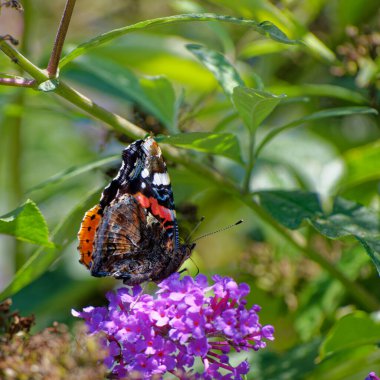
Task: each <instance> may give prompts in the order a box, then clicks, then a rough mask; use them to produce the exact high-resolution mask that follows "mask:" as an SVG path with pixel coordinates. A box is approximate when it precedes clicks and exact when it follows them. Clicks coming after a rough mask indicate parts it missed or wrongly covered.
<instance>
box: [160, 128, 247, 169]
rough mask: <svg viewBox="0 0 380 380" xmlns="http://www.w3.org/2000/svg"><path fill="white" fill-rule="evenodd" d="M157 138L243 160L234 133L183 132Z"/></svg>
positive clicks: (235, 159) (172, 143) (183, 146)
mask: <svg viewBox="0 0 380 380" xmlns="http://www.w3.org/2000/svg"><path fill="white" fill-rule="evenodd" d="M156 140H157V141H159V142H163V143H167V144H171V145H175V146H179V147H182V148H187V149H194V150H198V151H200V152H206V153H210V154H216V155H219V156H224V157H228V158H230V159H232V160H234V161H236V162H238V163H242V162H243V160H242V158H241V152H240V146H239V142H238V140H237V138H236V136H235V135H233V134H232V133H207V132H192V133H181V134H178V135H173V136H159V137H158V138H156Z"/></svg>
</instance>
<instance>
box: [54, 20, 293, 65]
mask: <svg viewBox="0 0 380 380" xmlns="http://www.w3.org/2000/svg"><path fill="white" fill-rule="evenodd" d="M189 21H198V22H199V21H219V22H229V23H233V24H238V25H242V26H247V27H250V28H252V29H254V30H255V31H256V32H258V33H260V34H262V35H265V36H268V37H269V38H272V39H274V40H276V41H278V40H279V39H280V40H281V42H283V43H286V44H295V43H297V41H295V40H290V39H288V38H286V36H285V37H284V35H280V33H279V31H278V29H277V28H274V27H271V26H270V25H269V24H264V25H262V26H260V23H258V22H257V21H253V20H245V19H241V18H236V17H230V16H221V15H216V14H212V13H199V14H183V15H175V16H168V17H160V18H156V19H152V20H145V21H141V22H138V23H137V24H133V25H128V26H126V27H124V28H119V29H114V30H111V31H110V32H107V33H103V34H101V35H99V36H97V37H94V38H93V39H91V40H89V41H87V42H85V43H83V44H81V45H79V46H78V47H76V48H75V49H74V50H72V51H71V52H70V53H69V54H68V55H66V56H65V57H63V58H62V59H61V61H60V67H61V68H62V67H63V66H65V65H67V64H68V63H69V62H70V61H72V60H73V59H75V58H76V57H79V56H80V55H82V54H85V53H87V52H88V51H89V50H91V49H93V48H95V47H98V46H100V45H102V44H105V43H107V42H110V41H112V40H114V39H115V38H118V37H121V36H123V35H125V34H127V33H131V32H134V31H137V30H144V29H147V28H151V27H153V26H157V25H164V24H169V23H178V22H189ZM261 24H262V23H261ZM272 25H273V24H272ZM273 26H274V25H273Z"/></svg>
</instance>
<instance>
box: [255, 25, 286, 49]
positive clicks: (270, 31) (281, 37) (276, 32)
mask: <svg viewBox="0 0 380 380" xmlns="http://www.w3.org/2000/svg"><path fill="white" fill-rule="evenodd" d="M259 26H260V27H261V28H262V29H263V30H264V31H265V35H266V36H267V37H270V38H272V40H274V41H277V42H281V43H283V44H288V43H289V42H288V41H289V39H288V37H287V36H286V34H285V33H284V32H282V31H281V30H280V29H279V28H277V26H276V25H274V24H273V23H272V22H270V21H263V22H260V24H259Z"/></svg>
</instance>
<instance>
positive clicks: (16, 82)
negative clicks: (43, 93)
mask: <svg viewBox="0 0 380 380" xmlns="http://www.w3.org/2000/svg"><path fill="white" fill-rule="evenodd" d="M0 85H3V86H13V87H34V86H35V85H36V81H35V80H34V79H26V78H21V77H12V78H1V77H0Z"/></svg>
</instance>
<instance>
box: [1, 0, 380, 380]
mask: <svg viewBox="0 0 380 380" xmlns="http://www.w3.org/2000/svg"><path fill="white" fill-rule="evenodd" d="M23 5H24V8H25V12H24V14H23V15H22V14H19V13H17V12H16V11H14V10H11V9H8V8H4V9H2V13H1V15H0V35H5V34H8V33H9V34H11V35H12V36H14V37H16V38H18V39H20V41H21V46H20V49H21V51H22V52H23V53H24V54H25V56H27V57H28V58H29V59H30V60H31V61H32V62H33V63H34V64H36V65H37V66H39V67H45V66H46V64H47V61H48V59H49V55H50V52H51V47H52V43H53V40H54V35H55V32H56V29H57V25H58V23H59V19H60V16H61V12H62V9H63V6H64V2H63V1H54V2H45V1H41V0H34V1H31V0H25V1H24V2H23ZM204 13H207V14H206V15H205V14H204ZM180 14H191V16H175V17H170V16H173V15H180ZM223 15H228V16H231V17H223ZM241 18H244V20H242V19H241ZM153 19H154V21H152V20H153ZM379 19H380V11H379V4H378V1H377V0H367V1H366V2H365V4H364V2H360V1H357V0H345V1H343V0H332V1H326V0H313V1H301V0H294V1H290V0H282V1H276V2H275V1H269V0H236V1H233V2H231V1H223V0H215V1H213V0H211V1H179V0H178V1H158V2H151V1H139V2H136V1H125V0H115V1H112V2H100V1H98V2H93V1H87V0H83V1H80V2H78V4H77V5H76V9H75V11H74V16H73V19H72V24H71V26H70V29H69V35H68V38H67V40H66V44H65V54H64V57H63V59H62V60H61V69H60V80H62V82H64V83H66V84H69V85H70V86H72V87H73V88H75V89H77V90H78V91H80V92H81V93H82V94H84V95H86V96H87V97H88V98H89V99H91V100H92V101H94V102H97V103H98V104H99V105H101V106H102V107H104V108H105V109H107V110H108V111H111V112H113V113H117V114H119V115H122V116H123V117H124V118H126V119H128V120H130V121H131V122H133V123H134V124H137V125H139V126H140V127H141V128H142V129H144V130H146V131H147V132H149V131H152V132H153V133H155V134H158V135H159V136H158V138H157V140H158V141H159V142H160V144H162V146H163V148H164V154H165V157H166V158H167V161H168V165H169V173H170V176H171V179H172V183H173V191H174V196H175V201H176V205H177V208H178V217H179V225H180V233H181V235H182V236H183V237H185V236H186V234H187V233H188V231H190V230H191V228H192V226H193V225H194V224H195V223H196V220H197V218H199V217H200V216H201V215H205V216H206V221H205V222H204V223H203V225H202V229H201V231H200V232H199V234H201V233H205V232H208V231H212V230H214V229H216V228H219V227H223V226H225V225H227V224H229V223H233V222H234V221H235V220H238V219H241V218H242V219H244V220H245V223H244V224H243V225H241V226H239V227H238V228H236V229H231V230H229V231H227V232H223V233H220V234H218V235H215V236H211V237H208V238H205V239H204V240H201V241H199V243H198V245H197V249H196V251H195V253H194V255H193V260H194V263H195V264H196V266H198V267H199V269H200V271H201V272H202V273H205V274H208V275H212V274H214V273H219V274H225V275H230V276H232V277H234V278H236V279H237V280H239V281H245V282H247V283H249V284H250V286H251V288H252V295H251V300H250V301H251V302H254V303H257V304H260V305H261V306H262V308H263V310H262V312H261V320H262V322H263V323H265V324H272V325H274V326H275V329H276V340H275V342H273V343H271V344H270V345H269V347H268V349H267V350H266V352H264V353H254V354H252V355H251V357H250V358H249V359H250V361H251V363H252V371H251V374H250V376H249V378H254V379H266V380H269V379H273V380H274V379H276V380H277V379H293V380H296V379H310V380H311V379H313V380H314V379H327V378H328V379H332V380H335V379H337V380H338V379H345V380H354V379H364V378H365V376H366V375H367V374H368V372H370V371H372V370H374V371H380V350H379V348H378V344H379V342H380V327H379V322H378V320H379V318H378V313H377V314H376V311H377V312H379V309H380V306H379V305H380V291H379V289H380V287H379V274H378V273H379V272H378V271H380V244H379V235H380V231H379V214H378V210H379V196H378V191H379V179H380V169H379V168H380V165H379V164H380V144H379V137H380V132H379V117H378V110H379V108H380V106H379V105H380V97H379V81H380V79H379V73H380V58H379V57H380V54H379V53H380V24H379ZM245 20H251V21H245ZM0 72H1V73H7V74H14V75H20V74H21V73H20V71H18V69H17V66H16V65H15V64H14V63H13V62H11V61H10V59H9V58H8V57H6V56H5V55H4V54H1V55H0ZM0 77H3V75H0ZM41 78H43V74H41ZM39 82H44V81H43V80H41V79H39ZM54 92H56V93H57V94H58V95H60V96H58V95H57V94H54ZM62 96H63V97H65V98H66V100H64V99H62ZM70 97H71V98H70ZM67 100H68V101H67ZM73 104H76V105H79V106H81V104H82V105H83V104H84V103H83V102H82V103H80V101H79V103H75V102H74V101H73V97H72V94H70V93H68V92H67V91H66V92H65V91H64V90H63V87H62V84H61V83H60V82H57V83H56V82H44V83H41V84H40V85H39V89H38V90H37V91H36V90H33V89H23V88H12V87H6V86H0V136H1V138H0V191H1V198H0V214H1V215H3V216H2V217H1V218H0V232H1V233H3V235H0V288H2V289H3V292H2V294H1V298H5V297H9V296H12V298H13V301H14V304H15V307H16V308H18V309H19V310H21V312H22V313H23V314H28V313H34V314H35V315H36V321H37V326H36V327H35V330H36V331H38V330H39V329H41V328H42V327H45V326H47V325H48V324H49V323H51V322H52V321H54V320H58V321H60V322H65V323H68V324H69V325H71V324H72V323H73V318H72V317H71V314H70V309H71V308H79V307H81V306H84V305H89V304H94V305H95V304H102V303H103V302H104V293H105V291H106V290H108V289H110V288H112V287H114V286H117V284H116V283H115V281H113V280H112V279H94V278H91V277H90V276H89V274H88V272H87V270H86V269H85V268H84V267H82V266H80V265H79V264H78V253H77V252H76V245H77V242H76V233H77V231H78V229H79V225H80V221H81V218H82V216H83V214H84V212H85V211H86V210H87V209H88V208H90V207H91V206H92V205H94V204H95V203H97V201H98V199H99V196H100V193H101V191H102V188H103V187H104V186H105V184H106V183H107V182H108V181H109V180H110V178H111V176H112V175H113V174H114V172H115V170H117V168H118V166H119V157H120V152H121V150H122V149H123V147H125V145H126V144H127V143H128V142H130V141H132V140H133V139H134V138H136V137H137V136H136V131H135V130H133V129H128V126H127V127H126V128H125V126H122V124H118V121H117V120H116V119H112V117H111V118H108V119H107V117H105V116H104V114H101V113H100V114H99V113H97V112H95V111H94V110H93V109H91V108H87V109H86V108H85V107H82V108H80V107H79V108H78V107H75V106H74V105H73ZM85 110H89V111H90V113H86V112H85ZM107 121H108V123H107ZM123 131H124V132H126V135H127V136H126V135H125V133H124V134H123V133H122V132H123ZM28 199H32V201H30V200H28ZM12 210H13V211H12ZM39 210H40V211H39ZM40 212H41V213H42V214H43V217H42V215H41V213H40ZM44 218H45V219H46V223H45V221H44ZM48 231H50V235H49V233H48ZM15 238H16V239H15ZM194 263H191V262H190V261H189V262H188V263H186V267H187V268H188V269H189V271H190V272H191V273H194V274H195V273H196V267H195V264H194ZM376 315H377V318H376Z"/></svg>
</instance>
